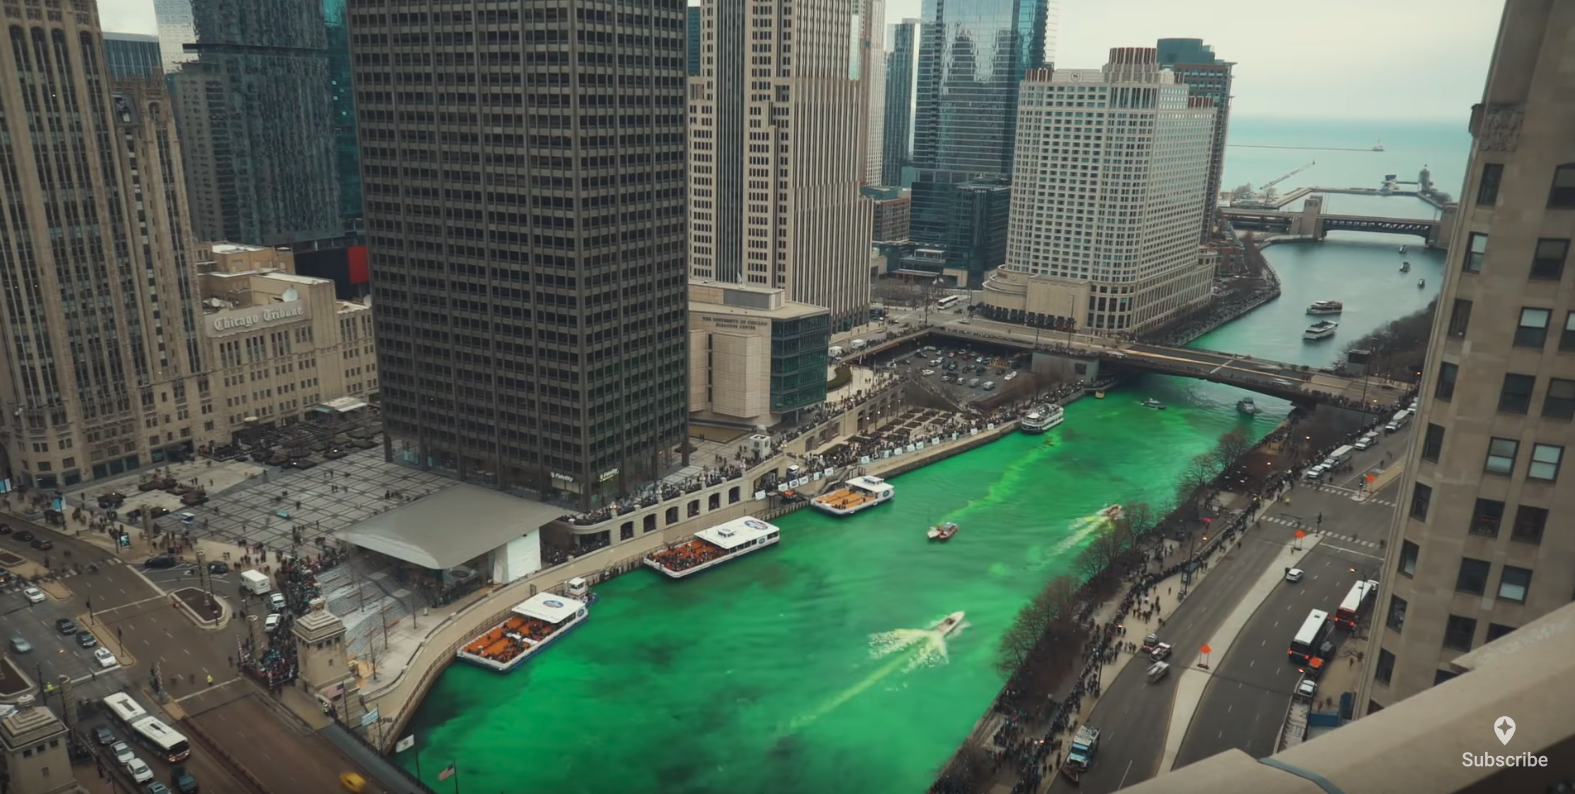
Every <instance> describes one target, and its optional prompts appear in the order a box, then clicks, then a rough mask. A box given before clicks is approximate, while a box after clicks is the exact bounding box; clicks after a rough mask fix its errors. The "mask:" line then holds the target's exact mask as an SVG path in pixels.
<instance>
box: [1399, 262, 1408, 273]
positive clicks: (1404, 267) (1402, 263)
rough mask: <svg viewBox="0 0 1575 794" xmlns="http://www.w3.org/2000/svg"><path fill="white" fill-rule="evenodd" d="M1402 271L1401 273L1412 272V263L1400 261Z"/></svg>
mask: <svg viewBox="0 0 1575 794" xmlns="http://www.w3.org/2000/svg"><path fill="white" fill-rule="evenodd" d="M1400 272H1401V273H1410V272H1411V263H1410V262H1401V263H1400Z"/></svg>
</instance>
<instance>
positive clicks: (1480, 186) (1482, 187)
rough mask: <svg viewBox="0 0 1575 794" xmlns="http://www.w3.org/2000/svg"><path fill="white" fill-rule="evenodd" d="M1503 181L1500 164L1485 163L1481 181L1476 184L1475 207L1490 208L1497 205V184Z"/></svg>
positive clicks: (1502, 169) (1502, 168) (1502, 170)
mask: <svg viewBox="0 0 1575 794" xmlns="http://www.w3.org/2000/svg"><path fill="white" fill-rule="evenodd" d="M1503 179H1504V166H1503V164H1502V163H1485V164H1483V166H1482V181H1481V182H1479V183H1477V206H1478V207H1491V206H1493V205H1494V204H1497V203H1498V183H1499V182H1500V181H1502V180H1503Z"/></svg>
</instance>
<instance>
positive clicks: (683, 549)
mask: <svg viewBox="0 0 1575 794" xmlns="http://www.w3.org/2000/svg"><path fill="white" fill-rule="evenodd" d="M781 536H782V530H780V529H777V528H776V526H775V525H774V524H768V523H766V522H764V521H761V520H760V519H758V518H735V519H733V520H732V521H728V522H726V523H723V524H717V525H716V526H714V527H710V528H708V529H702V530H700V531H699V532H696V533H695V536H694V537H693V538H691V539H690V540H689V541H688V542H686V543H681V544H679V545H677V546H671V547H669V548H665V549H662V550H661V551H656V552H652V553H650V554H647V555H645V566H646V567H647V568H651V569H653V570H655V571H656V572H657V573H660V574H662V575H663V576H666V577H667V578H669V579H682V578H684V577H686V576H694V575H695V574H697V573H700V572H701V571H705V570H709V569H711V568H715V567H716V566H718V565H721V564H722V563H724V562H727V561H729V560H735V559H738V558H739V557H742V556H744V555H745V554H749V553H751V552H756V551H760V550H761V549H764V548H766V547H768V546H775V545H776V544H777V542H778V541H779V540H781V539H782V537H781Z"/></svg>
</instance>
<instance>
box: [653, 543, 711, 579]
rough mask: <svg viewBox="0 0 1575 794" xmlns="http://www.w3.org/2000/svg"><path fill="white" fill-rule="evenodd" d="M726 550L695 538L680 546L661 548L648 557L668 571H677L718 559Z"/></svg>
mask: <svg viewBox="0 0 1575 794" xmlns="http://www.w3.org/2000/svg"><path fill="white" fill-rule="evenodd" d="M726 554H727V550H726V549H724V548H722V547H721V546H718V545H716V544H714V543H708V542H706V541H704V540H701V539H699V538H696V539H694V540H691V541H689V542H688V543H685V544H683V545H681V546H674V547H672V548H670V549H663V550H661V551H658V552H654V553H652V554H651V556H650V559H651V560H652V561H654V562H655V563H656V564H658V565H660V566H662V567H663V568H666V569H667V570H669V571H672V572H674V573H678V572H680V571H687V570H689V569H690V568H694V567H697V566H701V565H705V564H706V563H708V562H711V561H713V560H717V559H720V558H721V557H723V556H725V555H726Z"/></svg>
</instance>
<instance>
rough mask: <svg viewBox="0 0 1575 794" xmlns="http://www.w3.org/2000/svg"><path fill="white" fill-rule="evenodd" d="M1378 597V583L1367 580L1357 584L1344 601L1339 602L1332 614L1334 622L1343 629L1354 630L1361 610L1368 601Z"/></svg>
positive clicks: (1352, 587)
mask: <svg viewBox="0 0 1575 794" xmlns="http://www.w3.org/2000/svg"><path fill="white" fill-rule="evenodd" d="M1377 597H1378V582H1376V581H1374V580H1371V579H1369V580H1367V581H1365V582H1357V583H1356V584H1354V585H1352V586H1351V592H1349V593H1347V594H1346V596H1345V600H1344V601H1341V602H1340V608H1339V609H1338V610H1336V611H1335V613H1334V622H1335V623H1336V624H1337V625H1339V626H1340V627H1341V628H1343V629H1348V630H1354V629H1355V628H1356V619H1357V617H1359V616H1360V615H1361V614H1362V608H1363V607H1365V606H1366V605H1367V602H1368V601H1369V600H1370V599H1375V598H1377Z"/></svg>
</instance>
